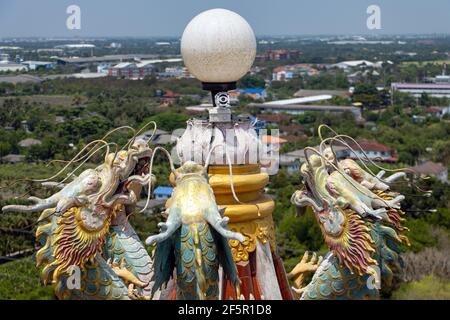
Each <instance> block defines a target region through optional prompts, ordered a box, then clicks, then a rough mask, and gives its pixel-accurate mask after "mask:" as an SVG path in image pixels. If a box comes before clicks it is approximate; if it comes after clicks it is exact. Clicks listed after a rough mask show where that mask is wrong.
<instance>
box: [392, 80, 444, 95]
mask: <svg viewBox="0 0 450 320" xmlns="http://www.w3.org/2000/svg"><path fill="white" fill-rule="evenodd" d="M391 90H392V92H395V91H398V92H405V93H409V94H411V95H413V96H414V97H416V98H420V97H421V95H422V94H423V93H426V94H428V95H429V96H430V97H435V98H450V83H398V82H394V83H392V84H391Z"/></svg>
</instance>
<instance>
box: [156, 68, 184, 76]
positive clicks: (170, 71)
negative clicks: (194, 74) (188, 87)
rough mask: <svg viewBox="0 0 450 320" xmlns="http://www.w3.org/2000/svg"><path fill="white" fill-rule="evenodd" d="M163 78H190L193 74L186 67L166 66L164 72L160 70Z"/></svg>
mask: <svg viewBox="0 0 450 320" xmlns="http://www.w3.org/2000/svg"><path fill="white" fill-rule="evenodd" d="M158 77H161V78H190V77H191V75H190V73H189V71H188V69H187V68H186V67H180V66H177V67H166V68H165V69H164V72H158Z"/></svg>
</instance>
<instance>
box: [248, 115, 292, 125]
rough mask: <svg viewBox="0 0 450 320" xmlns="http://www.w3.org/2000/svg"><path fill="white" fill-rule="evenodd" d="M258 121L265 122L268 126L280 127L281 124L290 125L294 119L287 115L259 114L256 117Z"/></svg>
mask: <svg viewBox="0 0 450 320" xmlns="http://www.w3.org/2000/svg"><path fill="white" fill-rule="evenodd" d="M256 118H257V119H258V121H264V123H265V124H266V125H268V126H278V125H279V124H280V123H289V122H291V120H292V117H290V116H288V115H286V114H259V115H257V116H256Z"/></svg>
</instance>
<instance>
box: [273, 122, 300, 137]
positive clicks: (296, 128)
mask: <svg viewBox="0 0 450 320" xmlns="http://www.w3.org/2000/svg"><path fill="white" fill-rule="evenodd" d="M278 129H279V130H280V135H282V136H289V135H303V133H304V132H305V128H304V127H303V126H301V125H296V124H291V125H288V126H279V127H278Z"/></svg>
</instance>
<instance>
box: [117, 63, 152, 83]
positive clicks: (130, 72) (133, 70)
mask: <svg viewBox="0 0 450 320" xmlns="http://www.w3.org/2000/svg"><path fill="white" fill-rule="evenodd" d="M155 70H156V69H155V67H154V65H153V64H152V63H150V62H147V61H142V62H139V63H134V62H121V63H119V64H117V65H115V66H112V67H110V68H109V69H108V75H109V76H111V77H118V78H127V79H142V78H144V77H145V76H150V75H153V74H154V73H155Z"/></svg>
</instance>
